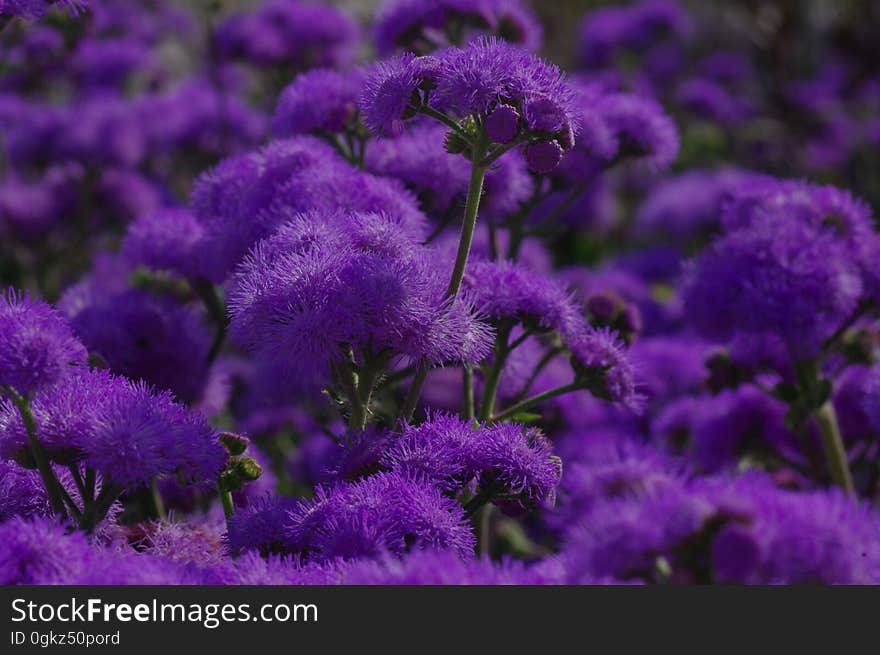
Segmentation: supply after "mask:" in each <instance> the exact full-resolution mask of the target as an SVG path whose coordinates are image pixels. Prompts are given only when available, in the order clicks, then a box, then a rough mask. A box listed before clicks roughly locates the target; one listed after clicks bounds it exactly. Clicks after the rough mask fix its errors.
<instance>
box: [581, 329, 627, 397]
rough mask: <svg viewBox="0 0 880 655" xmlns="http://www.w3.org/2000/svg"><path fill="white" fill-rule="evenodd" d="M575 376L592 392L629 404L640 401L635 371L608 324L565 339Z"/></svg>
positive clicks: (621, 344)
mask: <svg viewBox="0 0 880 655" xmlns="http://www.w3.org/2000/svg"><path fill="white" fill-rule="evenodd" d="M565 343H566V346H568V349H569V350H570V351H571V366H572V368H573V369H574V371H575V379H576V380H577V381H580V383H581V384H583V385H584V386H585V388H587V389H589V390H590V393H592V394H593V395H594V396H596V397H598V398H602V399H603V400H609V401H611V402H617V403H622V404H624V405H627V406H631V407H633V408H637V407H639V406H640V405H641V402H642V398H641V396H640V394H639V393H638V392H637V390H636V379H635V371H634V369H633V365H632V363H630V360H629V357H628V356H627V352H626V348H625V346H624V344H623V342H621V341H620V339H619V338H618V336H617V333H616V332H612V331H611V330H609V329H608V328H601V329H588V330H587V331H585V332H582V333H580V334H576V335H570V336H568V337H567V338H566V340H565Z"/></svg>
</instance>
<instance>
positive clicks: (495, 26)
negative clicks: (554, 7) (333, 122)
mask: <svg viewBox="0 0 880 655" xmlns="http://www.w3.org/2000/svg"><path fill="white" fill-rule="evenodd" d="M541 32H542V30H541V24H540V23H539V22H538V19H537V17H536V16H535V15H534V14H533V13H532V11H531V10H530V9H529V8H528V7H527V6H526V5H525V4H524V3H523V2H521V1H520V0H389V1H388V2H386V3H385V4H384V6H383V7H382V9H381V10H380V12H379V15H378V17H377V19H376V23H375V25H374V26H373V33H374V38H375V42H376V49H377V50H378V52H379V55H380V56H382V57H387V56H388V55H390V54H392V53H393V52H394V51H395V50H408V51H411V52H426V51H429V50H433V49H437V48H441V47H444V46H447V45H461V44H462V43H464V42H465V41H470V40H471V39H473V38H475V37H476V36H478V35H480V34H487V33H488V34H494V35H495V36H499V37H501V38H503V39H505V40H506V41H509V42H510V43H513V44H515V45H520V46H522V47H524V48H526V49H528V50H537V49H538V48H539V47H540V46H541Z"/></svg>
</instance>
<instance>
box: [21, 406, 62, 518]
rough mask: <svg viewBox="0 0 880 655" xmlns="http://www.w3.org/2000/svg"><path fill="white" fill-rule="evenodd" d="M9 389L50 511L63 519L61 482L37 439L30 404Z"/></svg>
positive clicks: (35, 423) (35, 424) (35, 425)
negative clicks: (44, 489)
mask: <svg viewBox="0 0 880 655" xmlns="http://www.w3.org/2000/svg"><path fill="white" fill-rule="evenodd" d="M9 391H10V396H11V398H12V402H13V403H14V404H15V406H16V407H17V408H18V412H19V413H20V414H21V420H22V422H23V423H24V429H25V431H26V432H27V438H28V445H29V446H30V449H31V454H32V455H33V458H34V462H35V463H36V465H37V470H38V471H39V472H40V477H41V478H42V479H43V486H44V487H46V493H47V494H48V496H49V504H50V505H51V507H52V511H53V512H55V513H56V514H57V515H58V516H60V517H61V518H62V519H63V518H65V517H66V516H67V512H66V511H65V509H64V497H63V496H62V495H61V483H60V482H58V478H56V477H55V472H54V471H53V470H52V467H51V466H50V465H49V460H48V458H47V457H46V451H44V450H43V445H42V444H41V443H40V441H39V439H37V422H36V421H35V420H34V414H33V412H32V411H31V405H30V403H29V402H28V400H27V398H25V397H24V396H22V395H21V394H19V393H18V392H17V391H16V390H15V389H10V390H9Z"/></svg>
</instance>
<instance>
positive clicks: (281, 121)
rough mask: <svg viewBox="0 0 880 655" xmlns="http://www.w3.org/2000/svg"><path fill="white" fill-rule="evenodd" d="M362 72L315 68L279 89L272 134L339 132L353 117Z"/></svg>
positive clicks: (355, 110) (358, 96)
mask: <svg viewBox="0 0 880 655" xmlns="http://www.w3.org/2000/svg"><path fill="white" fill-rule="evenodd" d="M362 85H363V73H362V72H361V71H359V70H354V71H350V72H347V73H341V72H338V71H333V70H327V69H315V70H311V71H307V72H305V73H302V74H300V75H299V76H297V77H296V79H294V80H293V82H291V83H290V84H289V85H288V86H287V87H285V89H284V90H283V91H282V92H281V97H280V98H279V99H278V106H277V108H276V109H275V117H274V119H273V131H274V133H275V135H276V136H279V137H287V136H294V135H296V134H308V133H310V132H330V133H335V132H342V131H343V130H344V129H345V128H346V126H347V125H349V124H350V123H351V121H352V120H353V119H354V118H355V117H356V116H357V110H358V100H359V98H360V93H361V86H362Z"/></svg>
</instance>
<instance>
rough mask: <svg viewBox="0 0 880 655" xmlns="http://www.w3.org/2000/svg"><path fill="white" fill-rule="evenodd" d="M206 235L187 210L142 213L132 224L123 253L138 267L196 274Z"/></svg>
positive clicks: (193, 275)
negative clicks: (199, 251) (202, 242)
mask: <svg viewBox="0 0 880 655" xmlns="http://www.w3.org/2000/svg"><path fill="white" fill-rule="evenodd" d="M203 235H204V228H203V227H202V224H201V223H200V222H199V220H198V219H197V218H196V217H195V216H194V215H193V214H192V213H191V212H190V211H187V210H186V209H177V208H169V209H163V210H160V211H157V212H152V213H148V214H143V215H141V216H140V217H139V218H138V219H137V220H136V221H135V222H134V223H132V224H131V225H130V226H129V228H128V233H127V234H126V235H125V239H124V240H123V242H122V256H123V258H125V259H126V260H127V261H129V262H131V263H132V264H134V265H135V266H146V267H148V268H151V269H153V270H156V271H162V270H166V271H172V272H175V273H178V274H180V275H183V276H185V277H195V276H196V275H197V274H198V259H197V257H198V249H199V247H200V246H201V239H202V237H203Z"/></svg>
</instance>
